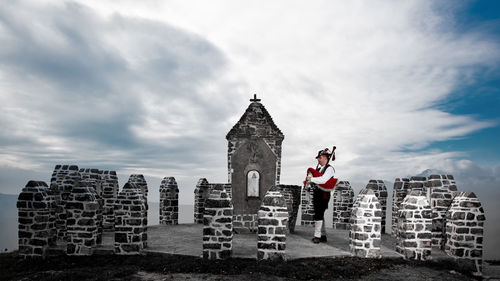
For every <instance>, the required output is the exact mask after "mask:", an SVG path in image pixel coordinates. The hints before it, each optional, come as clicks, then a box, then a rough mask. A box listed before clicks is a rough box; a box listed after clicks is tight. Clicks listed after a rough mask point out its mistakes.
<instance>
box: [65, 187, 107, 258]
mask: <svg viewBox="0 0 500 281" xmlns="http://www.w3.org/2000/svg"><path fill="white" fill-rule="evenodd" d="M95 195H96V193H95V190H94V188H93V187H92V183H91V182H90V181H88V180H82V181H79V182H78V183H77V185H76V186H74V187H73V189H72V190H71V193H70V195H69V197H68V200H67V201H66V227H67V236H68V239H67V244H66V254H67V255H92V253H93V249H94V248H95V246H96V245H97V240H98V223H99V221H98V213H99V207H100V206H99V202H98V200H97V199H96V196H95Z"/></svg>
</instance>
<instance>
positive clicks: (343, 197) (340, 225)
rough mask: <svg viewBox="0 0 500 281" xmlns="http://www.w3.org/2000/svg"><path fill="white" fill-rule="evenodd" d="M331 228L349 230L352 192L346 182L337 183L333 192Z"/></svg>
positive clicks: (352, 199)
mask: <svg viewBox="0 0 500 281" xmlns="http://www.w3.org/2000/svg"><path fill="white" fill-rule="evenodd" d="M332 201H333V228H334V229H349V228H350V227H351V224H350V222H349V220H350V219H351V210H352V205H353V203H354V202H353V201H354V191H353V190H352V188H351V184H350V183H349V182H348V181H339V182H338V184H337V186H335V189H334V190H333V200H332Z"/></svg>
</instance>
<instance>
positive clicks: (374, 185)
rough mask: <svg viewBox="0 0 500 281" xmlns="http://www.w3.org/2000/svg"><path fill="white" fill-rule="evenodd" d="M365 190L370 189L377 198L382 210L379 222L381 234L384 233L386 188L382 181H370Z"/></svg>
mask: <svg viewBox="0 0 500 281" xmlns="http://www.w3.org/2000/svg"><path fill="white" fill-rule="evenodd" d="M365 189H371V190H373V192H374V193H375V196H377V199H378V201H379V203H380V207H381V209H382V221H381V227H382V228H381V233H382V234H384V233H385V225H386V222H385V219H386V213H387V187H385V184H384V181H383V180H370V181H369V182H368V184H367V185H366V187H365Z"/></svg>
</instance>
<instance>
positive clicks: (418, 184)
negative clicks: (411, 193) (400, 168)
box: [410, 176, 427, 191]
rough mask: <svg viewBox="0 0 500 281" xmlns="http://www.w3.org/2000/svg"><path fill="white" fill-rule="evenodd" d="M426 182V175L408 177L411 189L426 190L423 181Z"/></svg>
mask: <svg viewBox="0 0 500 281" xmlns="http://www.w3.org/2000/svg"><path fill="white" fill-rule="evenodd" d="M426 182H427V178H426V177H418V176H415V177H411V178H410V189H411V190H421V191H427V190H426V188H425V183H426Z"/></svg>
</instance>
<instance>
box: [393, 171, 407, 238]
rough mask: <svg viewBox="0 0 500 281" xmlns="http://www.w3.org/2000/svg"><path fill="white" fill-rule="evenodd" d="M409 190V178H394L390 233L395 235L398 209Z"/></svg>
mask: <svg viewBox="0 0 500 281" xmlns="http://www.w3.org/2000/svg"><path fill="white" fill-rule="evenodd" d="M409 192H410V180H409V179H407V178H401V179H400V178H396V180H395V181H394V187H393V191H392V225H391V235H392V236H394V237H396V236H397V233H398V210H399V208H400V205H401V203H402V202H403V200H404V199H405V197H406V195H408V193H409Z"/></svg>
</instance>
